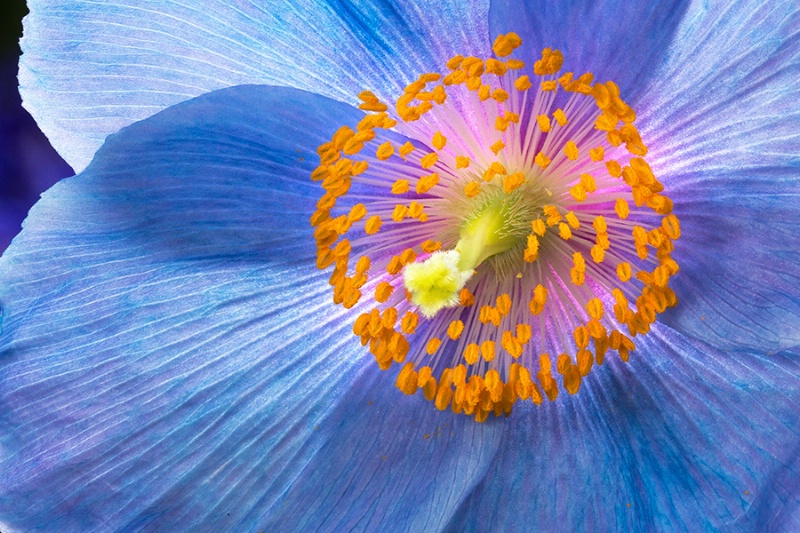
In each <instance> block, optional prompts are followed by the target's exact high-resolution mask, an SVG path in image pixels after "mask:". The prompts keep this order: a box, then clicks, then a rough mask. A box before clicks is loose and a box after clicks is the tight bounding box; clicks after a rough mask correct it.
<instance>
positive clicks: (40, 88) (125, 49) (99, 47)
mask: <svg viewBox="0 0 800 533" xmlns="http://www.w3.org/2000/svg"><path fill="white" fill-rule="evenodd" d="M29 6H30V10H31V14H30V15H29V16H28V17H27V18H26V19H25V37H24V39H23V41H22V48H23V52H24V54H23V57H22V60H21V64H20V75H19V79H20V85H21V93H22V95H23V99H24V102H25V105H26V108H27V109H28V110H29V111H30V112H31V114H32V115H33V116H34V118H36V120H37V122H38V123H39V126H40V127H41V128H42V130H43V131H44V132H45V133H46V134H47V136H48V137H49V138H50V140H51V142H52V143H53V145H54V146H55V147H56V149H57V150H58V151H59V153H60V154H61V155H62V156H63V157H64V158H65V159H66V160H67V161H68V162H69V163H70V164H71V165H72V166H73V168H75V169H76V170H80V169H82V168H83V167H84V166H85V165H86V164H87V163H88V162H89V161H90V160H91V158H92V155H93V154H94V152H95V151H96V150H97V148H98V147H99V146H100V145H101V144H102V142H103V140H104V139H105V137H106V135H108V134H109V133H113V132H114V131H117V130H118V129H119V128H121V127H123V126H125V125H127V124H130V123H132V122H134V121H136V120H140V119H143V118H145V117H147V116H150V115H152V114H153V113H156V112H157V111H159V110H160V109H163V108H165V107H168V106H170V105H173V104H175V103H177V102H180V101H182V100H186V99H188V98H192V97H194V96H197V95H199V94H202V93H204V92H208V91H211V90H214V89H219V88H223V87H228V86H232V85H238V84H246V83H270V84H274V85H286V86H291V87H297V88H300V89H306V90H310V91H312V92H316V93H318V94H322V95H325V96H330V97H333V98H335V99H338V100H341V101H345V102H355V101H356V99H355V98H356V95H357V94H358V93H359V92H361V91H363V90H365V89H370V90H372V91H374V92H375V93H376V94H377V95H378V96H380V97H381V98H396V97H397V96H398V95H399V94H401V93H402V87H404V85H405V84H407V83H408V82H410V81H412V80H413V79H416V76H418V75H419V74H420V73H422V72H425V71H429V70H432V69H439V68H441V66H442V65H443V64H444V62H445V61H446V60H447V59H448V58H449V57H451V56H452V55H455V54H456V53H464V54H471V53H486V51H488V31H487V10H488V1H486V0H480V1H477V2H469V3H468V4H463V3H461V2H442V3H440V4H438V5H437V6H436V8H435V9H431V8H430V6H429V5H428V4H427V3H424V2H423V3H420V2H417V1H412V0H402V1H396V2H388V3H387V2H373V3H367V4H365V3H361V2H352V1H349V0H337V1H333V2H317V1H308V0H306V1H302V2H295V1H290V0H281V1H277V2H270V3H269V5H260V4H259V3H258V2H249V1H246V2H216V1H203V2H158V1H152V0H148V1H141V0H120V1H117V2H113V3H102V2H94V1H89V0H68V1H67V0H34V1H32V2H29Z"/></svg>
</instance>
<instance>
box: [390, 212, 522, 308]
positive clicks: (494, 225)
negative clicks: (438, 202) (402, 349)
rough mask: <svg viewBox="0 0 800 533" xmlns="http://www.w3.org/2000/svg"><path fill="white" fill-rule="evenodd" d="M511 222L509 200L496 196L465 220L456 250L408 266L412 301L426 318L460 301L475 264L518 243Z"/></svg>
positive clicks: (406, 282)
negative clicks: (509, 227)
mask: <svg viewBox="0 0 800 533" xmlns="http://www.w3.org/2000/svg"><path fill="white" fill-rule="evenodd" d="M508 226H509V220H508V209H507V206H506V200H500V199H497V200H495V201H493V202H491V203H489V204H488V205H486V206H484V207H482V208H481V209H479V211H478V213H477V214H476V215H475V216H473V217H472V218H470V219H469V220H467V221H466V222H465V223H464V225H463V226H462V228H461V232H460V233H459V237H460V238H459V240H458V243H457V244H456V246H455V248H454V249H453V250H447V251H437V252H434V253H433V254H431V256H430V257H428V259H426V260H424V261H421V262H415V263H411V264H409V265H407V266H406V267H405V270H404V271H403V283H404V285H405V287H406V289H407V290H408V291H409V292H410V293H411V302H412V303H413V304H414V305H416V306H418V307H419V309H420V311H421V312H422V314H423V315H424V316H425V317H426V318H432V317H433V316H434V315H436V313H438V312H439V311H441V310H442V309H444V308H446V307H454V306H456V305H458V303H459V293H460V292H461V290H462V289H463V288H464V286H465V285H466V284H467V281H469V279H470V278H471V277H472V275H473V273H474V272H475V268H477V267H478V265H480V264H481V263H483V262H484V261H485V260H486V259H488V258H489V257H491V256H493V255H496V254H499V253H501V252H505V251H507V250H509V249H511V248H512V247H514V246H516V245H517V244H518V243H519V238H518V237H516V236H515V235H513V234H509V232H508V231H507V228H508Z"/></svg>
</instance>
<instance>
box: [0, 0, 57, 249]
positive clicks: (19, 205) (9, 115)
mask: <svg viewBox="0 0 800 533" xmlns="http://www.w3.org/2000/svg"><path fill="white" fill-rule="evenodd" d="M2 12H3V16H2V17H0V146H2V150H0V252H2V251H3V250H5V249H6V247H7V246H8V244H9V243H10V242H11V239H13V238H14V236H15V235H16V234H17V233H18V232H19V230H20V224H21V223H22V220H23V219H24V218H25V215H26V214H27V212H28V209H30V207H31V206H32V205H33V204H34V203H35V202H36V200H37V199H38V198H39V195H40V194H41V193H42V192H43V191H44V190H46V189H47V188H48V187H50V186H51V185H52V184H54V183H55V182H57V181H58V180H60V179H61V178H64V177H66V176H70V175H72V173H73V172H72V169H71V168H70V167H69V165H67V164H66V163H65V162H64V161H63V160H62V159H61V157H59V155H58V154H57V153H56V152H55V150H53V148H52V147H51V146H50V143H48V142H47V138H46V137H45V136H44V135H43V134H42V132H40V131H39V128H37V127H36V122H35V121H34V120H33V118H31V116H30V115H29V114H28V112H27V111H25V110H24V109H22V105H21V102H20V97H19V93H18V92H17V61H18V60H19V54H20V51H19V44H18V41H19V38H20V36H21V35H22V22H21V21H22V17H23V16H24V15H25V14H26V13H27V8H26V7H25V2H24V1H23V0H3V7H2Z"/></svg>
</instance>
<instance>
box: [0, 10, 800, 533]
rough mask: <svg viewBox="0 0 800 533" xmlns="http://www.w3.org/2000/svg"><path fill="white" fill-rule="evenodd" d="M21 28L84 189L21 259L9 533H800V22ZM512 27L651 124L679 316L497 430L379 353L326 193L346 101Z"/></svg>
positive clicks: (355, 116)
mask: <svg viewBox="0 0 800 533" xmlns="http://www.w3.org/2000/svg"><path fill="white" fill-rule="evenodd" d="M523 4H524V5H523ZM31 11H32V14H31V16H30V17H29V18H28V19H27V22H26V30H25V31H26V33H25V39H24V42H23V48H24V50H25V55H24V56H23V59H22V63H21V70H20V83H21V91H22V93H23V97H24V99H25V101H26V104H27V106H28V108H29V109H30V110H31V111H32V114H33V115H34V116H35V117H36V119H37V121H38V122H39V124H40V126H41V127H42V129H43V130H44V131H45V132H46V133H47V134H48V135H49V136H50V138H51V140H52V141H53V143H54V145H55V146H56V147H57V149H58V150H59V151H60V153H61V154H62V155H63V156H64V157H65V158H66V159H67V160H68V161H69V162H70V163H71V164H72V165H73V166H74V167H75V168H76V169H78V170H82V172H81V173H80V174H79V175H78V176H76V177H74V178H70V179H67V180H64V181H63V182H61V183H59V184H58V185H56V186H55V187H53V188H52V189H51V190H50V191H48V192H47V193H46V194H45V195H44V196H43V198H42V200H41V201H40V202H39V203H38V204H37V205H36V206H35V207H34V208H33V209H32V210H31V213H30V215H29V217H28V219H27V221H26V224H25V228H24V230H23V232H22V234H21V235H20V236H19V237H18V238H17V239H16V240H15V241H14V243H13V244H12V245H11V247H10V248H9V250H8V251H7V253H6V254H5V255H4V256H3V257H2V259H0V305H2V311H3V314H2V319H3V322H2V328H3V332H2V336H0V463H1V464H2V472H3V479H2V483H0V524H1V525H0V528H2V529H3V530H4V531H5V530H6V529H9V530H12V531H13V530H21V531H27V530H45V531H49V530H58V531H94V530H101V531H102V530H112V531H116V530H120V531H129V530H175V529H177V530H191V529H199V530H209V531H217V530H223V531H225V530H235V531H238V530H245V531H247V530H264V531H270V530H289V531H305V530H323V531H348V530H378V531H383V530H408V531H437V530H446V531H462V530H465V531H471V530H498V531H513V530H519V531H526V530H530V529H535V530H555V531H571V530H597V531H607V530H626V531H627V530H634V531H639V530H649V529H653V530H670V531H671V530H678V531H680V530H692V531H696V530H724V531H752V530H759V529H772V530H776V531H791V530H797V529H799V528H800V501H799V498H798V494H799V493H798V489H799V488H800V487H798V479H800V462H798V457H800V439H798V430H797V427H799V426H798V422H799V421H800V420H798V419H799V418H800V415H799V414H798V413H799V412H800V410H798V404H799V403H800V381H798V377H799V376H800V365H799V364H798V350H797V347H798V345H799V344H800V343H799V342H798V341H799V340H800V320H799V318H800V289H798V287H799V286H800V284H798V277H799V276H798V268H797V266H796V265H797V264H798V259H799V258H798V251H797V250H798V246H797V241H798V237H797V230H796V227H797V223H798V222H799V220H798V219H799V218H800V210H798V209H797V207H796V202H797V197H798V179H799V178H800V173H798V166H800V160H799V159H798V156H797V154H798V153H799V152H798V148H799V147H800V146H799V145H800V133H798V132H799V131H800V128H798V122H799V121H798V118H800V110H798V106H797V97H798V96H799V94H798V93H800V90H799V89H798V86H797V83H796V79H797V74H798V66H799V65H800V33H798V27H800V24H799V23H800V11H798V7H797V6H796V5H795V3H791V2H785V3H770V4H768V5H764V4H762V3H755V2H754V3H750V2H735V3H733V4H731V3H722V4H721V5H715V6H709V5H707V3H703V2H697V3H690V2H677V3H675V4H673V5H653V4H652V3H651V2H635V3H633V4H631V3H623V2H607V3H602V4H600V3H597V2H571V3H570V4H569V5H567V4H563V3H551V4H545V3H542V4H532V3H522V2H512V1H506V2H492V3H491V5H490V4H488V3H481V2H476V3H472V4H470V5H469V7H468V8H465V7H464V6H463V5H462V4H461V3H454V4H452V5H450V4H446V3H442V4H441V5H437V6H436V7H435V8H431V7H430V6H429V5H428V3H421V4H419V5H417V4H416V3H415V2H410V1H403V2H399V3H391V4H390V3H386V4H384V3H381V4H377V5H361V4H358V3H356V4H351V3H348V2H331V3H325V4H323V3H317V2H312V3H311V5H303V6H297V5H296V4H295V3H294V2H286V3H274V4H272V5H270V6H268V7H259V6H256V5H252V4H250V3H246V2H233V3H232V5H223V4H218V3H215V2H203V3H202V5H200V4H195V6H194V7H193V6H192V5H182V4H174V3H170V4H163V3H157V2H134V1H133V0H128V1H120V2H115V3H113V4H108V5H103V4H97V3H95V2H88V1H87V2H83V1H74V0H73V1H70V2H57V1H54V0H50V1H39V2H31ZM510 31H513V32H516V33H517V34H518V35H519V36H521V37H522V41H523V47H522V48H520V49H519V50H518V57H520V58H521V59H523V60H524V61H525V62H526V63H527V64H531V63H533V62H534V61H536V59H538V57H539V54H540V52H541V50H542V49H543V48H545V47H553V48H554V49H555V48H557V49H559V50H561V51H562V52H563V55H564V58H565V59H564V62H565V65H568V66H569V68H570V70H574V71H575V72H584V71H592V72H595V73H596V74H597V75H598V77H600V78H601V79H602V78H609V79H613V80H615V81H616V82H617V83H618V85H619V88H620V92H621V94H622V95H623V96H624V97H625V98H626V100H627V101H628V102H629V103H631V104H632V105H633V107H634V108H635V109H636V111H637V113H638V118H637V120H636V123H637V125H638V127H639V131H641V136H642V139H644V141H645V142H646V143H647V145H648V147H649V153H648V155H647V160H648V161H649V163H650V165H651V166H652V169H653V171H654V173H655V175H656V176H658V178H659V179H660V180H661V182H663V184H664V186H665V188H666V189H665V190H666V191H668V192H669V194H670V197H671V198H672V199H673V200H674V203H675V212H676V213H677V214H678V215H679V217H680V223H681V233H682V236H681V238H680V240H679V241H678V243H677V244H676V246H675V250H674V254H673V255H674V258H675V260H676V261H677V263H678V264H679V265H680V273H679V274H678V275H677V276H675V278H674V282H673V283H672V287H673V289H674V291H675V293H676V294H677V295H678V298H679V299H680V304H679V305H678V306H677V307H675V308H674V309H671V310H669V311H667V312H666V313H664V314H663V315H662V316H661V317H659V321H658V322H657V323H655V324H653V325H652V327H651V330H650V332H649V333H648V334H647V335H644V336H641V337H637V338H636V351H635V352H634V354H633V355H631V358H630V361H629V362H628V363H623V362H621V361H618V360H611V359H609V360H608V361H607V362H606V363H605V364H604V365H603V366H602V367H599V368H595V369H593V370H592V372H591V374H589V375H587V376H585V377H584V378H583V381H582V385H581V387H580V391H579V393H578V394H575V395H568V394H561V395H560V396H559V397H558V398H557V399H556V401H553V402H544V403H542V405H539V406H534V405H530V403H528V404H525V405H523V404H522V403H521V402H520V403H519V404H518V405H515V407H514V411H515V412H514V414H513V415H512V416H510V417H508V418H504V417H497V418H495V417H489V418H488V419H487V420H486V422H485V423H483V424H479V423H476V422H475V421H474V420H472V419H471V418H470V417H466V416H464V415H463V414H456V413H453V412H450V411H439V410H437V409H434V408H433V407H432V406H431V404H430V403H429V402H428V401H426V400H425V398H423V397H422V394H421V393H418V394H416V395H414V396H410V397H409V396H404V395H403V394H402V393H401V392H400V391H398V390H397V389H396V388H395V387H394V381H395V377H396V375H397V374H396V372H395V371H394V370H392V371H390V372H393V373H392V374H387V373H385V372H381V371H380V370H379V369H378V368H377V366H376V365H375V364H374V362H373V361H370V360H368V359H367V358H366V357H362V356H361V353H362V351H365V349H364V348H361V347H360V346H359V343H358V340H357V338H356V337H354V336H353V335H352V327H353V326H352V324H353V320H354V319H355V317H356V316H358V313H359V312H360V311H358V310H357V309H354V310H353V311H349V310H346V309H342V308H340V307H335V306H333V305H331V303H330V285H329V284H328V280H329V274H328V273H324V272H319V271H318V270H317V269H316V267H315V262H316V260H317V247H316V246H315V243H314V241H313V238H312V230H311V229H310V228H309V226H308V221H309V217H311V215H312V213H314V212H315V210H316V209H317V201H318V199H319V196H320V189H319V186H318V185H317V184H316V183H313V182H312V181H311V180H309V176H310V175H311V174H312V172H314V171H315V168H316V167H317V165H318V164H319V158H318V156H317V152H316V150H317V147H318V146H320V145H324V144H325V143H327V142H328V141H330V139H331V136H332V135H333V134H334V132H336V131H337V130H338V128H339V127H340V126H342V125H353V124H355V123H357V122H358V121H359V120H361V118H362V117H363V113H362V112H361V111H359V110H358V109H356V108H355V107H353V105H351V104H354V103H356V100H355V98H354V96H355V95H358V94H359V93H360V92H361V91H362V90H364V89H370V90H372V91H374V93H375V94H376V95H377V96H378V97H379V98H380V99H383V100H386V101H389V100H390V99H391V100H392V101H393V99H394V98H396V96H397V95H399V94H401V93H402V91H403V88H404V87H405V86H406V85H407V84H409V83H411V82H413V81H414V80H415V79H416V76H418V75H419V74H421V73H425V72H431V71H439V70H442V69H443V68H444V67H443V65H444V64H445V63H446V62H447V61H448V59H450V58H451V57H452V56H454V55H456V54H459V53H460V54H464V55H476V56H479V57H489V56H490V55H491V41H490V35H491V36H495V35H498V34H507V32H510ZM253 83H259V84H271V85H248V84H253ZM276 85H280V86H282V87H277V86H276ZM225 87H228V88H225ZM195 96H198V97H197V98H193V97H195ZM343 102H344V103H343ZM162 110H163V111H162ZM141 119H144V120H141ZM137 120H140V121H139V122H136V121H137ZM404 133H405V134H406V136H408V137H413V135H412V134H413V133H414V132H413V131H411V130H404ZM107 135H108V138H107V139H106V140H105V144H103V146H102V148H99V150H98V147H99V146H100V145H101V144H102V143H103V140H104V139H105V138H106V136H107ZM414 138H415V139H417V140H418V141H419V140H420V139H418V138H416V137H414ZM397 140H398V141H399V140H402V139H401V138H398V139H397ZM421 140H422V141H423V142H427V139H426V138H423V139H421ZM95 152H96V153H95ZM90 160H91V163H90V164H88V166H86V165H87V163H89V161H90ZM84 167H85V169H84ZM498 306H499V305H498ZM415 349H417V350H422V347H419V346H416V347H415Z"/></svg>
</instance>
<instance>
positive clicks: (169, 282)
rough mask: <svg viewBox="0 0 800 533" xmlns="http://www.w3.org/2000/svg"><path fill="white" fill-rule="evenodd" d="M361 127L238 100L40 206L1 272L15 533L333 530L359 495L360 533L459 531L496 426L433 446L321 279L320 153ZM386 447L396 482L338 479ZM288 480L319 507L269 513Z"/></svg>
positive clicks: (275, 92) (283, 95)
mask: <svg viewBox="0 0 800 533" xmlns="http://www.w3.org/2000/svg"><path fill="white" fill-rule="evenodd" d="M360 116H361V112H359V111H357V110H355V109H353V108H351V107H349V106H347V105H345V104H339V103H336V102H334V101H331V100H327V99H325V98H322V97H319V96H313V95H310V94H308V93H304V92H302V91H297V90H294V89H286V88H275V87H255V86H243V87H236V88H233V89H226V90H222V91H218V92H214V93H211V94H208V95H205V96H202V97H199V98H198V99H195V100H191V101H188V102H185V103H183V104H179V105H178V106H175V107H173V108H170V109H168V110H166V111H163V112H161V113H159V114H157V115H155V116H154V117H151V118H150V119H148V120H146V121H143V122H140V123H136V124H134V125H132V126H130V127H128V128H125V129H124V130H122V131H121V132H120V133H117V134H115V135H114V136H112V137H110V138H109V141H108V142H107V143H106V145H105V146H104V147H103V148H102V149H101V150H100V152H99V153H98V155H97V157H96V159H95V160H94V161H93V163H92V164H91V165H90V166H89V167H88V168H87V170H86V171H85V172H83V173H82V174H80V175H78V176H77V177H74V178H70V179H68V180H65V181H63V182H61V183H60V184H58V185H56V186H55V187H54V188H53V189H51V190H50V191H48V192H47V193H46V194H45V195H44V197H43V199H42V201H41V202H40V203H39V204H37V205H36V206H35V207H34V209H33V210H32V212H31V214H30V216H29V218H28V220H27V221H26V224H25V229H24V230H23V232H22V234H21V235H20V236H19V237H18V238H17V239H16V240H15V241H14V243H13V244H12V246H11V248H10V249H9V250H8V251H7V253H6V254H5V255H4V256H3V257H2V259H0V302H1V303H2V307H3V333H2V337H0V463H2V464H1V465H0V467H1V469H2V471H3V476H4V477H3V483H2V484H0V523H1V524H3V526H2V527H3V530H4V531H5V530H6V528H8V529H11V530H22V531H29V530H42V531H99V530H124V531H131V530H139V529H143V530H175V529H181V530H200V531H220V530H230V531H233V530H237V531H247V530H257V529H258V528H260V527H262V525H263V524H265V523H266V522H267V521H276V522H278V523H282V524H284V526H285V527H286V526H288V525H290V524H292V523H293V522H294V521H297V520H300V518H301V517H302V519H303V520H304V524H308V525H309V526H311V525H312V524H313V525H314V526H315V527H329V526H327V524H328V523H329V522H328V521H329V520H330V521H333V522H332V523H334V524H336V523H339V522H346V521H348V520H350V519H351V518H350V517H344V516H342V515H341V513H342V511H341V510H340V509H339V508H338V507H336V504H337V502H339V501H347V500H352V498H353V496H352V494H351V491H354V490H356V491H358V495H359V496H358V497H359V498H364V500H365V501H368V502H371V503H372V504H373V505H374V506H375V511H374V512H375V517H374V518H365V520H367V522H365V523H368V524H372V523H380V520H381V518H380V516H378V513H383V514H384V515H385V516H387V517H388V516H391V517H393V519H395V520H398V521H399V520H407V521H408V523H419V522H421V523H428V521H431V520H433V521H435V520H439V519H449V517H450V516H452V512H453V510H454V509H455V508H457V507H458V506H459V505H460V503H461V500H462V499H463V498H464V497H465V496H466V494H467V493H468V491H469V489H470V488H471V487H472V486H474V485H475V484H476V483H477V481H478V480H479V479H480V478H481V477H482V474H483V472H484V471H485V469H486V467H487V465H488V463H489V461H490V460H491V458H492V457H493V455H494V451H495V449H496V447H497V439H498V435H499V433H500V429H501V428H500V426H484V427H475V426H474V425H470V424H468V423H467V421H466V420H465V421H456V420H452V418H445V419H446V420H451V422H450V423H451V429H452V430H453V431H455V432H456V434H455V435H453V436H449V435H448V436H447V437H443V438H442V439H440V440H439V443H440V445H439V446H433V445H432V442H429V441H427V440H425V439H424V438H423V435H422V433H421V432H422V431H425V432H426V433H429V432H432V431H433V430H432V429H431V428H432V427H433V425H434V424H435V423H438V422H437V419H436V418H435V417H434V416H433V413H430V405H429V404H427V402H422V403H424V405H420V402H408V401H406V402H401V401H398V400H399V399H398V398H396V396H397V394H395V393H390V394H388V395H387V396H386V397H382V394H381V391H383V390H384V389H386V390H393V388H394V387H393V381H392V380H391V376H389V375H386V374H384V375H382V376H381V378H382V379H377V378H376V377H375V374H378V373H379V371H377V369H373V368H372V367H373V366H374V365H373V364H372V363H369V362H368V361H365V360H364V359H363V358H361V357H360V356H359V355H358V354H360V353H361V351H362V350H363V349H362V348H361V347H360V346H359V345H358V342H357V339H356V338H355V337H354V336H353V335H352V333H351V324H352V316H349V315H348V314H347V313H341V312H337V311H335V310H334V309H333V308H332V306H331V304H330V301H329V298H330V296H329V291H330V287H329V286H328V283H327V276H326V275H323V274H319V273H317V272H316V271H315V270H314V252H315V250H314V246H313V239H311V238H310V227H309V226H308V218H309V215H310V214H311V212H312V211H313V209H314V203H315V201H316V196H317V191H316V190H315V189H316V186H315V185H314V184H312V183H311V182H310V180H309V179H308V175H309V173H310V171H311V170H312V169H313V167H314V164H315V163H314V161H316V159H317V158H316V154H315V153H314V151H313V150H314V148H315V147H316V146H317V145H318V144H320V143H321V142H323V141H324V140H325V138H326V136H327V137H328V138H329V136H330V135H331V134H332V132H333V131H335V130H336V129H337V128H338V126H339V125H341V124H344V123H346V122H353V121H355V120H357V119H358V118H359V117H360ZM365 365H368V368H369V369H368V370H365ZM364 383H367V384H371V385H370V386H369V387H366V388H365V387H364V386H363V384H364ZM353 387H356V388H357V391H356V392H353V391H352V390H351V389H352V388H353ZM366 398H369V399H374V400H375V402H376V405H375V406H371V405H369V403H368V402H367V401H366ZM395 403H396V404H397V407H398V409H397V410H395ZM421 408H424V411H425V414H424V415H422V416H421V417H418V416H417V411H418V410H420V409H421ZM411 423H413V424H414V425H413V426H411V425H410V424H411ZM400 428H404V429H405V430H404V431H403V432H402V435H400V436H396V435H395V431H397V430H399V429H400ZM376 435H377V436H378V438H376ZM345 436H346V440H343V439H344V437H345ZM445 440H446V442H444V443H442V441H445ZM345 447H347V449H348V451H349V453H350V456H349V459H347V458H344V457H343V456H342V455H340V454H342V453H344V452H343V451H342V449H343V448H345ZM331 450H333V452H332V451H331ZM481 450H483V452H482V451H481ZM448 452H449V453H448ZM330 453H336V454H337V459H336V460H335V461H333V462H332V461H331V458H330ZM382 454H385V455H386V456H387V463H385V464H386V465H389V464H395V465H402V467H403V470H402V471H400V472H396V471H395V472H394V473H393V474H392V476H393V477H391V479H392V480H394V482H396V483H397V484H398V487H387V483H386V480H385V479H380V478H375V474H374V471H372V470H370V469H367V468H354V469H353V470H352V471H338V470H337V467H339V468H348V467H351V466H355V465H362V466H363V465H368V464H372V463H374V462H377V461H380V460H381V459H380V456H381V455H382ZM323 471H324V472H327V473H328V474H329V475H328V476H326V477H325V478H319V477H315V475H314V473H315V472H323ZM414 480H420V481H419V483H416V484H415V483H413V482H412V481H414ZM421 480H428V482H427V483H425V482H422V481H421ZM431 480H433V481H431ZM296 483H303V484H304V486H303V487H302V490H303V491H311V492H312V493H313V494H312V496H313V497H314V498H317V496H319V495H320V494H321V495H322V496H321V497H319V498H317V499H315V500H314V501H315V502H316V504H315V505H316V507H314V508H309V507H304V508H302V509H301V508H299V507H297V503H298V501H297V500H296V499H290V500H287V503H285V504H284V505H283V506H282V507H278V504H280V502H282V501H283V500H284V498H285V495H286V491H287V490H288V489H289V488H291V487H292V485H293V484H296ZM311 483H314V484H315V485H314V486H311ZM389 489H395V490H389ZM290 494H293V493H290ZM310 497H311V496H309V498H310ZM409 501H413V506H412V505H411V504H410V503H409ZM289 503H291V505H289ZM350 516H352V515H350ZM442 517H443V518H442ZM396 523H400V522H396ZM331 528H332V526H330V527H329V529H331Z"/></svg>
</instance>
